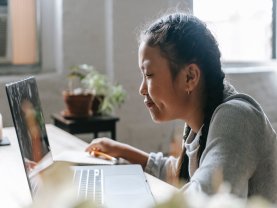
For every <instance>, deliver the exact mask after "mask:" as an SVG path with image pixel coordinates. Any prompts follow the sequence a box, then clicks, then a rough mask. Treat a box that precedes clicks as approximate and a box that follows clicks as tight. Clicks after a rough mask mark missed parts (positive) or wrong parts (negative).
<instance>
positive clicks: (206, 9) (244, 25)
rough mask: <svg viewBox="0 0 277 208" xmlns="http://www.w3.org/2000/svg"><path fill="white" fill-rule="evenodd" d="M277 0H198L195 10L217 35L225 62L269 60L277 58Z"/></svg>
mask: <svg viewBox="0 0 277 208" xmlns="http://www.w3.org/2000/svg"><path fill="white" fill-rule="evenodd" d="M274 1H275V0H262V1H261V0H243V1H241V0H209V1H207V0H194V1H193V12H194V15H196V16H197V17H199V18H200V19H201V20H203V21H204V22H206V23H207V25H208V27H209V28H210V30H211V31H212V33H213V34H214V35H215V37H216V39H217V41H218V43H219V47H220V50H221V53H222V61H223V63H240V64H243V63H244V64H245V63H247V64H250V63H269V62H270V61H272V59H275V58H276V54H275V49H276V47H275V35H276V33H275V25H274V24H275V15H276V14H275V13H276V10H275V9H274V6H273V5H275V3H274ZM273 14H274V15H273Z"/></svg>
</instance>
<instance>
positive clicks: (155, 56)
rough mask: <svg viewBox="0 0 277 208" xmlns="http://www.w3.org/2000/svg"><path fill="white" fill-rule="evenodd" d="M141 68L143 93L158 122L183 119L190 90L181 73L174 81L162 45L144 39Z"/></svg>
mask: <svg viewBox="0 0 277 208" xmlns="http://www.w3.org/2000/svg"><path fill="white" fill-rule="evenodd" d="M139 68H140V70H141V73H142V82H141V86H140V89H139V91H140V94H141V95H142V96H144V103H145V105H146V107H147V108H148V110H149V112H150V114H151V117H152V119H153V120H154V121H155V122H161V121H169V120H173V119H183V117H184V116H185V111H186V100H187V99H186V96H187V94H186V91H185V90H184V87H183V86H182V81H181V79H180V76H179V75H177V77H176V78H175V79H174V80H173V79H172V75H171V72H170V68H169V62H168V61H167V59H166V58H164V57H163V56H161V53H160V49H159V48H158V47H154V48H153V47H149V46H147V45H146V44H145V43H144V42H142V43H141V45H140V47H139Z"/></svg>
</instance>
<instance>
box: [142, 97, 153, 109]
mask: <svg viewBox="0 0 277 208" xmlns="http://www.w3.org/2000/svg"><path fill="white" fill-rule="evenodd" d="M144 103H145V105H146V106H147V107H148V108H151V107H153V106H154V105H155V104H154V103H153V101H152V100H149V99H145V100H144Z"/></svg>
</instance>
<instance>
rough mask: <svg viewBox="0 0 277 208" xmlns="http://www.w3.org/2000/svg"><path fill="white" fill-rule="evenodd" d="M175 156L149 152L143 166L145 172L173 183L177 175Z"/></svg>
mask: <svg viewBox="0 0 277 208" xmlns="http://www.w3.org/2000/svg"><path fill="white" fill-rule="evenodd" d="M177 161H178V159H177V158H175V157H172V156H170V157H164V155H163V153H161V152H158V153H153V152H151V153H150V154H149V157H148V161H147V164H146V167H145V172H147V173H149V174H151V175H153V176H155V177H157V178H159V179H161V180H163V181H165V182H167V183H170V184H173V183H174V182H176V181H175V180H176V177H177V163H178V162H177Z"/></svg>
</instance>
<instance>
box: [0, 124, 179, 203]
mask: <svg viewBox="0 0 277 208" xmlns="http://www.w3.org/2000/svg"><path fill="white" fill-rule="evenodd" d="M46 129H47V133H48V136H49V142H50V146H51V147H52V154H53V157H54V158H55V156H57V155H58V154H59V153H61V152H63V151H66V150H76V151H84V149H85V147H86V146H87V143H86V142H84V141H82V140H80V139H78V138H77V137H75V136H73V135H71V134H69V133H67V132H65V131H63V130H61V129H59V128H57V127H55V126H53V125H51V124H48V125H47V126H46ZM3 135H4V136H7V137H8V138H9V139H10V142H11V145H9V146H1V147H0V158H1V159H0V161H1V162H0V184H1V186H0V195H1V201H0V207H9V208H19V207H20V208H22V207H26V206H28V205H30V203H31V201H32V198H31V194H30V190H29V187H28V182H27V178H26V174H25V171H24V167H23V163H22V158H21V155H20V150H19V146H18V142H17V138H16V133H15V129H14V128H13V127H9V128H4V131H3ZM65 138H66V139H65ZM146 178H147V180H148V182H149V185H150V189H151V191H152V193H153V196H154V198H155V200H156V201H157V202H161V201H164V200H165V199H167V198H168V197H170V196H171V194H172V192H174V191H176V188H174V187H173V186H171V185H169V184H167V183H165V182H163V181H161V180H159V179H157V178H155V177H153V176H151V175H149V174H147V173H146Z"/></svg>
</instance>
